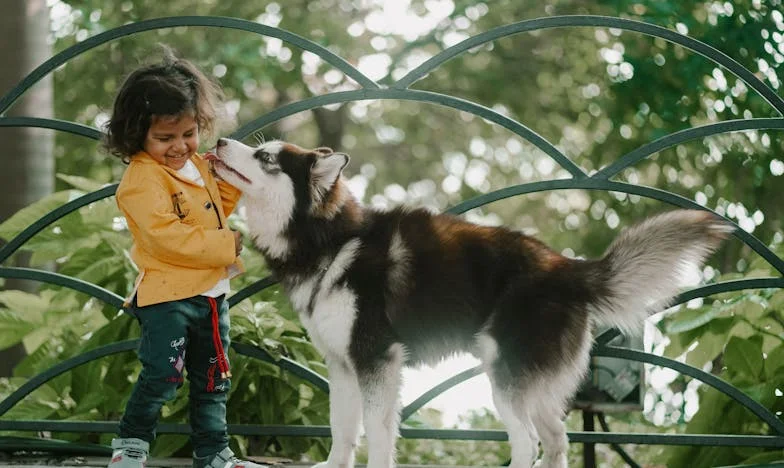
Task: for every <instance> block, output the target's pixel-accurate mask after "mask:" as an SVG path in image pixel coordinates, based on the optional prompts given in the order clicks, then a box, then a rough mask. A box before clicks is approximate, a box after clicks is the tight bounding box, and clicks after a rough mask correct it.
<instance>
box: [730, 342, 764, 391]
mask: <svg viewBox="0 0 784 468" xmlns="http://www.w3.org/2000/svg"><path fill="white" fill-rule="evenodd" d="M724 364H725V365H726V366H727V369H728V370H730V371H731V372H734V373H735V374H737V375H741V376H744V377H748V378H751V379H753V380H756V379H758V378H759V376H760V373H761V372H762V366H763V364H764V360H763V359H762V347H761V346H760V345H759V344H758V343H755V342H754V341H752V340H749V339H743V338H739V337H737V336H733V337H732V338H730V341H729V342H728V343H727V347H726V349H725V351H724Z"/></svg>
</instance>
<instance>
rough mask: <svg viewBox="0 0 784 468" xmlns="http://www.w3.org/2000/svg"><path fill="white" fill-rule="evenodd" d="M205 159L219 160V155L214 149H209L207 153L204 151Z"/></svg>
mask: <svg viewBox="0 0 784 468" xmlns="http://www.w3.org/2000/svg"><path fill="white" fill-rule="evenodd" d="M204 159H206V160H207V161H217V160H218V155H217V154H215V153H213V152H212V151H207V152H206V153H204Z"/></svg>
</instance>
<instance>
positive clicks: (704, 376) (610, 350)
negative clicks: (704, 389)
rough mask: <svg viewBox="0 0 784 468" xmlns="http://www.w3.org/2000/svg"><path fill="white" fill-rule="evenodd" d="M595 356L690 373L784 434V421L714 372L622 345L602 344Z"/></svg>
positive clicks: (595, 350) (595, 351)
mask: <svg viewBox="0 0 784 468" xmlns="http://www.w3.org/2000/svg"><path fill="white" fill-rule="evenodd" d="M593 355H594V356H603V357H612V358H619V359H628V360H631V361H637V362H647V363H648V364H654V365H657V366H662V367H667V368H670V369H673V370H676V371H678V372H680V373H681V374H684V375H688V376H689V377H692V378H695V379H697V380H699V381H701V382H703V383H705V384H707V385H710V386H711V387H713V388H715V389H716V390H718V391H720V392H722V393H723V394H725V395H727V396H728V397H730V398H732V399H733V400H735V401H736V402H738V403H740V404H741V405H743V406H745V407H746V408H747V409H748V410H749V411H751V412H752V413H754V414H755V415H756V416H757V417H758V418H760V419H761V420H763V421H765V422H766V423H767V424H768V425H769V426H770V427H771V429H773V430H774V431H776V433H778V434H779V435H784V422H782V421H781V420H780V419H779V418H777V417H776V415H775V414H773V413H771V412H770V411H769V410H768V409H767V408H765V407H764V406H762V405H761V404H760V403H759V402H757V401H756V400H753V399H752V398H751V397H749V396H748V395H746V394H745V393H743V392H742V391H741V390H739V389H738V388H736V387H734V386H732V385H730V384H729V383H727V382H726V381H724V380H722V379H720V378H718V377H716V376H715V375H713V374H710V373H708V372H705V371H703V370H702V369H697V368H696V367H692V366H690V365H688V364H685V363H683V362H679V361H676V360H674V359H669V358H666V357H663V356H657V355H655V354H650V353H646V352H643V351H638V350H636V349H630V348H624V347H620V346H602V347H599V348H595V349H594V350H593Z"/></svg>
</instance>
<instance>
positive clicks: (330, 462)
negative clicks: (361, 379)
mask: <svg viewBox="0 0 784 468" xmlns="http://www.w3.org/2000/svg"><path fill="white" fill-rule="evenodd" d="M327 368H328V371H329V423H330V426H331V428H330V431H331V433H332V448H331V449H330V451H329V457H328V458H327V461H326V462H324V463H319V464H318V465H316V467H318V468H352V467H353V466H354V452H355V450H356V448H357V438H358V436H359V426H360V423H361V421H362V397H361V393H360V391H359V383H358V381H357V375H356V373H355V372H354V369H353V368H352V367H351V364H349V363H348V362H346V361H342V360H335V359H329V358H328V359H327Z"/></svg>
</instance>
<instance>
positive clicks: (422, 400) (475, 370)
mask: <svg viewBox="0 0 784 468" xmlns="http://www.w3.org/2000/svg"><path fill="white" fill-rule="evenodd" d="M483 372H484V371H483V370H482V366H476V367H472V368H471V369H466V370H464V371H463V372H460V373H459V374H457V375H453V376H452V377H450V378H448V379H446V380H444V381H443V382H441V383H440V384H438V385H436V386H435V387H433V388H431V389H430V390H428V391H426V392H425V393H423V394H422V395H421V396H420V397H419V398H417V399H415V400H414V401H412V402H411V403H409V404H408V405H407V406H406V407H405V408H403V411H402V412H401V413H400V420H401V421H405V420H407V419H408V418H409V417H411V415H412V414H414V413H416V412H417V411H418V410H419V408H421V407H423V406H425V405H426V404H427V403H428V402H429V401H430V400H432V399H433V398H435V397H437V396H439V395H441V394H442V393H444V392H445V391H447V390H449V389H450V388H452V387H454V386H455V385H458V384H461V383H463V382H465V381H466V380H468V379H471V378H473V377H476V376H477V375H479V374H481V373H483Z"/></svg>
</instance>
